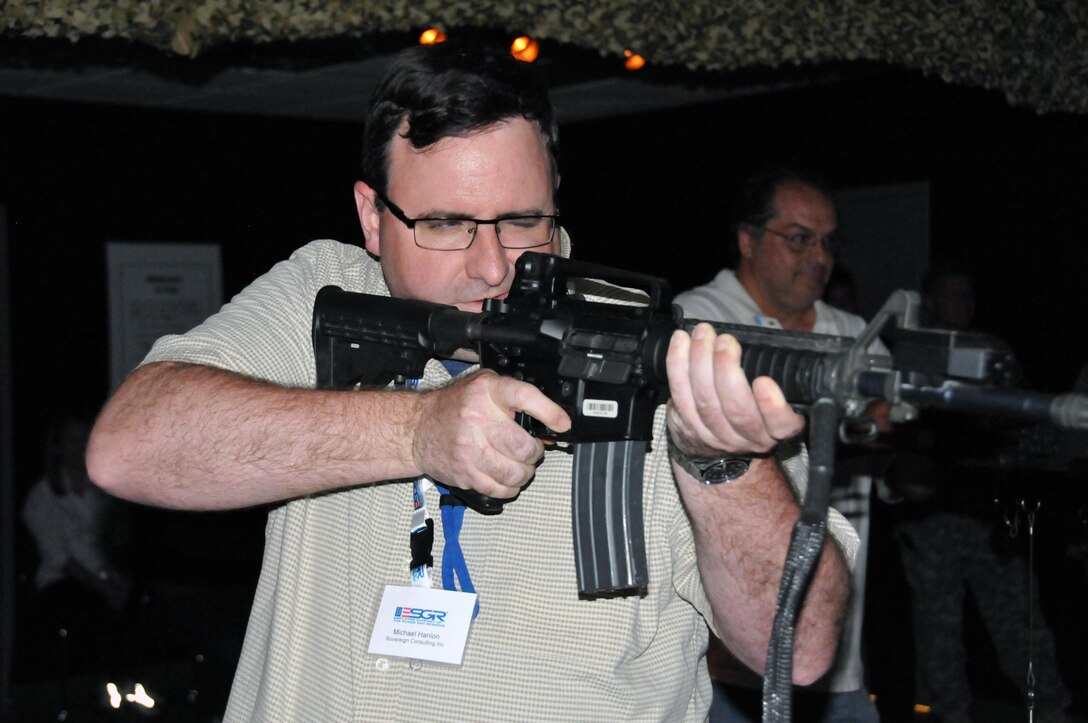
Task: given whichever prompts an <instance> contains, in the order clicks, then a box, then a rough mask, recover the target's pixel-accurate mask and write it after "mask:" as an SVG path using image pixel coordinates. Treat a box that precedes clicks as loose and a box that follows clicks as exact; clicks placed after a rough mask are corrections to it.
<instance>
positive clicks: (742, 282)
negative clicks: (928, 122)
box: [675, 168, 887, 723]
mask: <svg viewBox="0 0 1088 723" xmlns="http://www.w3.org/2000/svg"><path fill="white" fill-rule="evenodd" d="M738 212H739V213H738V219H739V222H738V223H737V226H736V242H737V247H738V250H739V252H740V258H739V261H738V264H737V268H736V270H735V271H734V270H733V269H722V270H721V271H719V272H718V274H717V276H715V277H714V279H713V280H712V281H711V282H710V283H708V284H705V285H703V286H698V287H696V288H694V289H690V290H688V291H685V292H682V293H680V294H678V295H677V296H676V299H675V301H676V303H678V304H680V305H681V306H682V307H683V309H684V315H685V316H686V317H689V318H696V319H705V320H707V321H723V322H731V323H738V324H751V325H755V326H763V327H768V328H776V329H787V330H790V331H803V332H815V333H820V334H834V335H838V336H851V337H853V336H857V335H858V334H859V333H860V332H861V331H862V329H864V328H865V321H864V320H863V319H862V318H861V317H859V316H857V315H856V314H852V313H849V312H846V311H842V310H840V309H837V308H835V307H833V306H830V305H828V304H826V303H824V302H823V301H821V297H822V296H823V294H824V291H825V289H826V287H827V284H828V281H829V280H830V278H831V274H832V270H833V269H834V266H835V251H836V248H837V243H838V241H837V237H836V235H835V233H836V229H837V227H838V218H837V216H836V212H835V204H834V202H833V200H832V198H831V192H830V190H829V189H828V188H827V186H825V185H824V184H823V183H822V182H821V181H820V180H818V179H817V178H815V177H814V176H811V175H808V174H805V173H802V172H800V171H797V170H794V169H789V168H776V169H771V170H767V171H764V172H762V173H760V174H757V175H755V176H752V177H751V178H749V179H748V180H747V181H746V182H745V184H744V186H743V188H742V191H741V197H740V206H739V209H738ZM883 410H884V407H883V406H880V407H879V408H878V409H871V410H870V412H871V413H874V414H875V413H877V412H883ZM878 416H879V417H880V419H881V422H880V424H881V425H882V426H883V428H884V429H886V428H887V422H886V415H885V414H883V413H881V414H880V415H878ZM840 466H841V465H840ZM844 476H845V477H846V479H845V480H843V483H842V484H836V485H835V486H834V487H833V488H832V493H831V495H832V496H831V504H832V505H833V506H834V507H835V508H836V509H838V510H839V511H840V512H842V513H843V515H845V516H846V518H847V519H848V520H849V521H850V522H851V524H852V525H854V527H855V529H856V530H857V531H858V534H859V536H860V537H861V541H862V544H861V547H860V549H859V552H858V557H857V561H856V565H855V568H854V571H853V595H852V598H851V603H850V608H849V611H848V613H847V617H846V619H845V621H844V624H843V635H842V639H841V642H840V644H839V652H838V656H837V658H836V661H835V664H834V665H833V668H832V671H831V673H830V674H829V675H828V676H826V677H825V678H824V679H822V680H821V681H820V683H819V684H818V686H817V688H818V689H819V690H820V691H824V692H821V693H813V692H806V693H799V697H798V698H797V700H796V701H795V704H794V706H793V710H794V711H795V712H796V713H797V715H798V716H799V720H801V721H807V720H813V721H851V722H852V721H858V722H865V723H870V722H872V721H877V720H878V719H879V718H878V715H877V711H876V707H875V706H874V704H873V703H872V701H871V700H870V697H869V692H868V690H867V688H866V686H865V680H864V670H863V666H862V659H861V627H862V617H863V615H862V613H863V609H864V608H863V606H864V594H865V563H866V560H865V557H866V546H867V542H868V526H869V494H870V490H871V487H872V477H871V476H870V475H866V474H853V475H839V476H838V477H837V479H838V478H839V477H844ZM710 660H711V677H712V678H713V679H714V680H715V698H714V703H713V704H712V706H711V720H712V721H723V722H725V721H728V722H733V721H759V720H761V711H760V704H761V696H760V693H759V689H760V686H761V680H760V678H759V676H757V675H756V674H755V673H753V672H752V671H751V670H750V669H748V668H747V667H745V666H742V665H739V664H738V663H737V661H736V660H735V659H734V658H732V657H731V656H729V655H728V654H724V653H722V651H720V650H718V651H715V653H714V654H712V655H711V657H710Z"/></svg>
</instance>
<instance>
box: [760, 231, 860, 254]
mask: <svg viewBox="0 0 1088 723" xmlns="http://www.w3.org/2000/svg"><path fill="white" fill-rule="evenodd" d="M749 227H750V228H752V229H753V230H756V231H759V232H761V233H771V234H774V235H775V236H778V237H779V238H781V239H782V240H783V241H785V242H786V246H787V247H788V248H789V250H790V251H792V252H794V253H795V254H806V253H808V252H809V250H810V249H812V248H814V247H815V244H817V243H819V244H820V245H821V246H822V247H823V249H824V251H826V252H827V253H829V254H831V255H832V256H835V255H837V254H839V253H840V252H841V251H842V247H843V240H842V236H840V235H839V234H837V233H835V232H831V233H829V234H826V235H824V236H817V235H816V234H814V233H812V232H811V231H798V232H796V233H785V232H783V231H776V230H775V229H773V228H770V227H769V226H754V225H752V226H749ZM794 236H808V237H810V238H812V239H813V241H811V242H808V243H802V244H801V245H800V248H797V247H796V244H795V243H794V242H793V241H791V240H790V239H791V238H793V237H794Z"/></svg>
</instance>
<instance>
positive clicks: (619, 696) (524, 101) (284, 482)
mask: <svg viewBox="0 0 1088 723" xmlns="http://www.w3.org/2000/svg"><path fill="white" fill-rule="evenodd" d="M534 72H535V71H534V67H533V66H529V65H524V64H519V63H518V62H516V61H514V60H513V59H511V58H510V57H509V56H508V55H506V54H505V53H501V52H498V51H492V50H489V49H486V48H483V49H465V48H459V47H457V46H456V45H453V44H442V45H437V46H432V47H422V46H421V47H415V48H412V49H409V50H407V51H404V52H403V53H401V54H400V55H399V56H398V57H397V58H396V59H395V61H394V62H393V64H392V66H391V67H390V69H389V71H388V73H387V75H386V76H385V78H384V80H383V81H382V82H381V83H380V84H379V87H378V88H377V90H376V92H375V96H374V99H373V102H372V105H371V111H370V114H369V117H368V119H367V123H366V130H365V139H364V161H363V169H362V174H363V179H364V180H362V181H359V182H358V183H356V184H355V200H356V204H357V209H358V214H359V219H360V223H361V226H362V230H363V236H364V238H365V244H366V251H365V252H364V250H363V249H361V248H358V247H356V246H351V245H345V244H341V243H337V242H334V241H315V242H312V243H310V244H309V245H307V246H305V247H303V248H301V249H299V250H298V251H296V252H295V254H294V255H292V257H291V258H290V259H289V260H287V261H285V262H281V263H280V264H278V265H276V266H275V267H274V268H273V269H272V270H271V271H269V272H268V273H267V274H266V275H264V276H263V277H261V278H259V279H257V280H256V281H255V282H253V283H252V284H251V285H250V286H249V287H248V288H247V289H245V290H244V291H242V292H241V293H240V294H239V295H238V296H236V297H235V298H234V299H233V300H232V301H231V303H230V304H228V305H227V306H226V307H225V308H224V309H223V310H221V311H220V312H219V313H218V314H216V315H214V316H213V317H211V318H210V319H208V320H207V321H206V322H205V323H204V324H202V325H200V326H198V327H197V328H195V329H193V330H192V331H190V332H189V333H187V334H185V335H181V336H168V337H164V338H163V339H160V340H159V341H158V342H157V343H156V345H155V346H154V348H153V349H152V351H151V353H150V354H149V356H148V358H147V359H146V360H145V362H144V364H143V365H142V366H140V367H139V368H138V369H137V370H136V371H134V372H133V373H132V374H131V375H130V376H129V377H128V379H127V380H126V381H125V382H124V384H123V385H122V386H121V387H120V388H119V389H118V391H117V392H116V394H115V395H114V396H113V398H112V399H111V400H110V401H109V403H108V404H107V405H106V407H105V408H104V410H103V411H102V413H101V415H100V417H99V420H98V422H97V424H96V426H95V430H94V434H93V436H92V438H91V444H90V449H89V453H88V459H89V463H90V469H91V476H92V478H93V479H94V480H95V482H97V483H98V484H100V485H102V486H103V487H104V488H106V489H107V490H109V491H110V492H112V493H114V494H116V495H119V496H122V497H126V498H129V499H133V500H136V501H139V502H142V503H147V504H155V505H165V506H170V507H178V508H192V509H217V508H229V507H240V506H247V505H258V504H271V505H272V507H271V511H270V513H269V520H268V527H267V543H266V551H265V559H264V564H263V570H262V575H261V579H260V582H259V586H258V590H257V593H256V598H255V601H254V605H253V610H252V614H251V617H250V624H249V629H248V632H247V637H246V642H245V646H244V648H243V651H242V656H241V661H240V663H239V667H238V671H237V673H236V676H235V681H234V687H233V690H232V693H231V699H230V703H229V706H228V709H227V712H226V718H227V720H303V719H311V720H312V719H315V718H320V719H323V720H336V721H347V720H362V719H374V718H382V719H387V720H407V719H430V720H439V719H443V720H445V719H448V718H450V716H451V715H458V716H462V717H464V718H466V719H472V720H480V719H482V718H484V717H486V718H488V719H494V720H532V719H545V718H547V719H561V720H572V719H585V718H587V717H607V718H610V719H617V720H634V719H639V720H650V719H656V720H682V719H684V720H699V719H703V718H705V716H706V712H707V709H708V707H709V705H710V695H711V691H710V683H709V679H708V677H707V675H706V672H705V654H706V645H707V626H708V625H709V626H711V627H712V629H713V630H714V631H715V632H716V633H717V634H718V635H719V636H720V637H721V638H722V639H723V640H725V641H726V642H727V644H728V645H729V646H730V648H731V649H732V650H733V652H734V654H736V655H737V656H738V657H739V658H740V659H742V660H744V661H745V662H746V663H747V664H748V665H750V666H752V667H754V668H756V669H762V666H763V663H764V658H765V656H766V650H767V644H768V639H769V634H770V629H771V624H772V621H773V618H774V612H775V601H776V595H777V588H778V582H779V579H780V577H781V570H782V566H783V560H784V557H785V553H786V549H787V546H788V542H789V538H790V535H791V530H792V527H793V524H794V522H795V521H796V519H797V518H798V515H799V508H798V503H797V494H798V492H796V491H795V490H794V489H791V485H790V482H791V481H793V482H794V483H795V484H796V485H797V487H798V488H799V487H800V486H802V485H803V484H804V482H805V479H804V478H805V474H804V470H803V465H801V464H799V461H800V460H799V458H798V457H791V458H789V459H786V460H785V461H784V462H780V461H779V459H778V458H777V457H776V456H775V455H774V454H769V453H772V452H775V451H776V450H777V449H778V448H779V447H780V443H781V442H782V441H783V440H790V439H792V438H794V437H795V436H796V435H797V434H798V433H799V432H800V431H801V430H802V428H803V425H804V420H803V418H802V417H800V416H799V415H797V414H795V413H794V412H793V410H792V409H791V408H790V407H789V405H788V404H787V403H786V402H785V399H784V398H783V395H782V392H781V390H780V389H779V388H778V386H777V385H776V384H775V383H774V382H773V381H771V380H769V379H756V380H754V381H753V382H752V383H751V384H750V383H749V380H747V379H746V378H745V376H744V373H743V370H742V369H741V368H740V365H739V358H740V348H739V346H738V345H737V343H736V341H735V340H734V339H733V338H732V337H728V336H716V335H715V334H714V331H713V329H712V328H711V327H710V326H709V325H707V326H701V327H699V328H698V329H696V330H694V332H693V333H692V334H691V335H688V334H687V333H683V332H678V333H676V334H675V335H674V337H673V339H672V343H671V346H670V348H669V353H668V362H667V363H668V374H669V379H670V392H671V400H670V402H669V403H668V405H662V406H661V407H659V408H658V410H657V415H656V419H655V424H654V444H653V449H652V451H651V452H650V453H649V454H648V455H647V458H646V464H645V470H646V472H645V489H644V496H643V506H644V515H645V520H646V531H645V543H646V550H647V556H648V558H649V561H648V566H649V576H650V583H649V586H648V588H647V589H646V590H645V591H644V593H643V594H641V595H630V596H617V597H607V598H600V599H595V600H583V599H580V598H579V595H578V591H577V585H576V580H575V574H574V559H573V544H572V537H571V527H570V520H571V499H570V496H571V495H570V489H571V457H570V455H569V454H567V453H566V452H565V451H563V450H560V449H556V448H554V447H546V446H545V445H544V444H543V443H542V442H541V441H540V440H539V439H535V438H533V437H531V436H529V435H528V434H527V433H526V432H525V430H523V429H522V428H521V427H520V426H519V425H518V424H517V423H516V421H515V413H516V412H519V411H520V412H526V413H528V414H529V415H531V416H532V417H534V418H536V419H538V420H539V421H541V422H542V423H544V424H546V425H547V426H548V427H549V428H551V429H554V430H557V431H560V432H562V431H565V430H566V429H568V427H569V425H570V420H569V418H568V417H567V415H566V413H565V412H564V411H563V409H562V408H561V407H559V406H558V405H557V404H556V403H554V402H553V401H552V400H550V399H548V398H547V397H546V396H545V395H544V394H543V393H541V392H540V391H539V390H538V389H537V388H536V387H534V386H532V385H530V384H527V383H524V382H521V381H518V380H516V379H514V378H512V377H502V376H499V375H497V374H495V373H493V372H491V371H487V370H478V369H475V368H472V367H470V368H469V369H468V370H467V371H466V372H464V373H459V372H460V370H459V369H457V368H455V367H454V365H452V364H451V365H449V366H447V365H444V364H442V363H440V362H439V361H437V360H432V361H431V363H430V364H429V365H428V367H427V370H426V373H425V375H424V377H423V379H422V380H421V381H420V382H419V385H418V386H419V387H420V389H421V390H422V391H418V392H415V393H413V392H410V391H397V390H393V389H360V390H353V391H331V390H315V389H314V388H313V387H314V385H315V362H314V353H313V349H312V342H311V318H312V311H313V305H314V298H315V295H316V293H317V291H318V290H319V289H321V288H322V287H323V286H325V285H328V284H335V285H338V286H340V287H342V288H344V289H347V290H349V291H363V292H369V293H372V294H380V295H391V296H394V297H399V298H405V299H421V300H425V301H430V302H440V303H445V304H451V305H456V306H457V307H458V308H460V309H461V310H463V311H470V312H476V311H479V310H480V309H481V307H482V305H483V302H484V301H485V300H486V299H491V298H503V297H504V296H505V295H506V294H507V293H508V291H509V289H510V285H511V282H512V279H513V276H514V262H515V261H516V260H517V258H518V257H519V256H520V255H521V254H522V253H523V252H524V251H525V250H526V249H527V248H532V249H533V250H535V251H543V252H548V253H553V254H559V253H562V254H567V253H569V239H568V237H567V236H566V234H565V233H564V232H563V231H562V229H561V228H559V224H558V220H557V211H556V199H555V194H556V190H557V188H558V184H559V173H558V169H557V167H556V151H557V135H556V126H555V122H554V120H553V114H552V107H551V104H550V101H549V100H548V97H547V92H546V90H545V89H544V88H543V86H542V85H540V81H539V79H538V78H537V77H536V76H535V75H534ZM450 229H456V230H457V233H455V234H451V233H448V232H449V231H450ZM367 252H369V253H367ZM602 293H608V294H610V295H611V297H612V298H614V299H615V300H616V301H617V303H624V302H625V299H626V303H633V302H634V300H633V299H630V298H627V297H626V295H625V293H624V292H623V291H622V290H619V289H607V288H605V289H604V291H603V292H602ZM597 298H600V297H597ZM471 361H474V359H471ZM454 376H456V378H454ZM696 399H698V400H699V404H696ZM666 431H667V432H668V434H669V435H671V438H672V440H673V442H674V443H675V448H676V452H675V456H673V457H672V458H671V459H670V452H669V451H668V450H669V446H670V445H666V444H665V435H666ZM680 455H690V456H692V457H704V458H705V457H712V458H716V457H731V456H739V455H755V456H753V458H752V460H751V462H750V466H749V468H748V471H747V472H746V473H745V474H743V475H742V476H740V477H739V478H738V479H736V480H735V481H734V482H733V483H731V484H727V485H707V484H704V483H703V480H700V479H696V478H694V477H693V476H692V475H691V474H689V473H688V472H686V471H685V469H684V467H682V466H681V464H680V462H679V461H678V460H679V456H680ZM784 465H785V466H784ZM787 470H788V472H789V474H790V478H789V479H787ZM430 480H434V481H435V482H438V483H441V484H445V485H449V486H452V487H460V488H465V489H471V490H476V491H478V492H480V493H482V494H484V495H488V496H490V497H495V498H499V499H506V500H511V499H512V498H514V497H517V500H516V501H514V502H513V503H512V504H509V505H507V506H506V507H505V509H504V511H503V512H502V514H499V515H490V516H482V515H475V514H473V515H470V516H466V518H465V519H464V520H463V527H462V528H461V530H460V548H461V550H462V551H463V553H464V558H465V561H466V563H467V570H468V572H470V573H471V580H472V582H473V583H474V585H475V589H476V590H477V591H478V593H479V605H480V607H479V616H478V618H477V619H476V620H475V622H473V624H472V635H471V636H470V638H469V641H468V644H467V646H466V647H465V651H464V658H463V662H462V664H461V665H460V667H457V668H451V667H449V666H445V665H435V664H431V663H428V662H420V661H418V660H415V661H409V660H406V659H404V660H400V659H393V660H390V659H388V658H386V657H384V656H380V655H373V654H370V653H369V652H368V643H369V638H370V634H371V630H372V628H373V626H374V625H375V624H376V618H377V615H378V609H379V603H380V602H381V599H382V594H383V588H384V587H385V586H387V585H406V584H408V583H409V582H410V581H411V574H410V570H409V559H410V557H409V541H408V532H409V530H410V529H411V526H412V525H411V518H412V512H413V508H414V501H413V497H414V493H416V492H417V491H418V493H419V496H420V497H421V498H422V499H423V501H425V502H426V503H427V505H428V506H430V507H431V509H434V508H437V507H438V504H439V499H438V493H437V492H436V491H435V490H434V489H433V488H432V487H431V485H430V484H429V481H430ZM530 481H533V484H532V485H531V486H528V483H529V482H530ZM519 493H521V494H520V496H519ZM461 509H462V511H463V509H464V508H461ZM835 522H836V521H835V520H833V523H832V524H833V527H834V528H835V535H836V539H837V540H841V541H842V542H841V545H842V547H840V545H837V544H835V543H834V542H831V541H830V540H829V544H828V545H827V548H826V549H825V550H824V554H823V555H822V556H821V560H820V564H819V567H818V569H817V571H816V574H815V576H814V581H813V584H812V586H811V589H810V591H809V594H808V604H807V605H806V606H805V608H804V611H803V613H802V615H801V617H800V620H799V625H798V631H797V636H796V646H795V664H794V669H793V670H794V676H795V680H796V682H798V683H802V684H804V683H809V682H811V681H813V680H815V679H816V678H818V677H819V676H820V675H822V674H823V672H824V671H825V670H826V669H827V666H828V665H829V664H830V661H831V658H832V657H833V654H834V648H835V641H836V640H837V638H838V630H839V620H840V618H841V615H842V611H843V607H844V605H845V601H846V598H847V596H848V591H849V580H848V572H847V571H848V560H850V559H852V557H853V553H854V546H855V545H856V537H855V536H854V535H853V533H852V530H850V528H849V525H847V524H846V523H845V521H844V520H842V519H841V517H839V518H837V522H838V524H837V525H836V524H835ZM435 527H436V530H435V533H436V534H435V540H436V542H437V543H438V545H437V546H436V549H435V555H436V557H437V556H440V555H441V554H442V552H443V539H444V538H449V539H446V540H445V543H444V550H445V551H449V550H450V549H451V545H452V542H453V540H454V539H455V536H456V534H457V531H456V529H453V528H452V526H450V525H445V524H442V522H441V521H440V520H437V519H436V520H435ZM440 533H441V534H440ZM461 582H462V585H464V583H465V578H464V577H462V578H461ZM465 587H467V586H465Z"/></svg>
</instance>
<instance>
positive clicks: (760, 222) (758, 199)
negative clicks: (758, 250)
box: [736, 166, 831, 229]
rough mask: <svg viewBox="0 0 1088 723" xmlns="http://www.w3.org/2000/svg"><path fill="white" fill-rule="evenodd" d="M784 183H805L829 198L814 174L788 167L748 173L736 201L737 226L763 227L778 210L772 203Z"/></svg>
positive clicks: (823, 185) (825, 189)
mask: <svg viewBox="0 0 1088 723" xmlns="http://www.w3.org/2000/svg"><path fill="white" fill-rule="evenodd" d="M787 184H796V185H799V186H807V187H809V188H812V189H815V190H816V191H818V192H819V193H821V194H822V195H824V196H826V197H827V198H831V189H830V188H829V187H828V185H827V184H826V183H824V182H823V181H822V180H821V179H820V178H819V177H817V176H816V175H814V174H811V173H808V172H806V171H802V170H798V169H796V168H790V167H787V166H776V167H773V168H768V169H765V170H763V171H760V172H759V173H756V174H755V175H753V176H749V177H748V179H747V180H746V181H745V182H744V185H743V186H741V190H740V196H739V198H738V200H737V214H736V215H737V222H736V228H737V229H739V228H740V227H741V226H753V227H756V228H762V227H763V226H766V225H767V222H768V221H770V220H771V219H773V218H774V217H775V215H776V214H777V213H778V209H777V208H775V205H774V197H775V194H776V193H777V192H778V189H779V188H781V187H782V186H783V185H787Z"/></svg>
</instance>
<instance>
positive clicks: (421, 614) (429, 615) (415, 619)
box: [393, 607, 446, 627]
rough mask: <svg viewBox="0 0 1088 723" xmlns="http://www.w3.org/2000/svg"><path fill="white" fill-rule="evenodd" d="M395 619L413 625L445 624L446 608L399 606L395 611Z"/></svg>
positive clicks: (440, 625)
mask: <svg viewBox="0 0 1088 723" xmlns="http://www.w3.org/2000/svg"><path fill="white" fill-rule="evenodd" d="M393 619H394V620H396V621H397V622H401V623H412V624H413V625H434V626H439V627H442V626H445V624H446V611H445V610H428V609H426V608H410V607H398V608H396V609H395V610H394V612H393Z"/></svg>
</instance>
